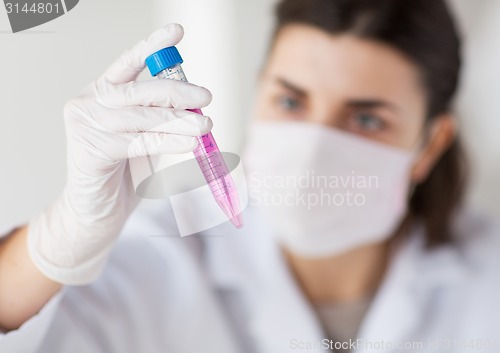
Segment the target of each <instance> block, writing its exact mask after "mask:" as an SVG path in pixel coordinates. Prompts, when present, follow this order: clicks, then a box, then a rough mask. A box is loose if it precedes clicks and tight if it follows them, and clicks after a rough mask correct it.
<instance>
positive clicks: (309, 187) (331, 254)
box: [0, 0, 500, 353]
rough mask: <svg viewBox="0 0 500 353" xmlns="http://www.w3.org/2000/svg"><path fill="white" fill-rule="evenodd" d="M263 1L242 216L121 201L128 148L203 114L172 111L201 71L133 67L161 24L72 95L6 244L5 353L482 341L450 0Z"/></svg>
mask: <svg viewBox="0 0 500 353" xmlns="http://www.w3.org/2000/svg"><path fill="white" fill-rule="evenodd" d="M277 17H278V23H277V27H276V31H275V34H274V40H273V42H272V46H271V48H270V53H269V57H268V59H267V61H266V63H265V65H264V68H263V71H262V75H261V78H260V86H259V94H258V99H257V103H256V111H255V112H256V116H257V118H256V121H255V122H254V124H253V126H252V128H251V129H250V132H249V140H248V144H247V147H246V150H245V155H244V157H243V162H244V163H245V166H246V171H247V177H248V181H249V183H248V184H249V188H250V189H249V190H250V196H251V197H252V199H251V200H252V202H251V206H250V207H248V208H247V209H246V210H245V213H244V218H245V222H246V227H245V228H244V229H243V230H242V231H236V230H233V229H232V228H231V226H230V225H228V224H223V225H221V226H220V227H218V228H216V229H215V230H212V231H211V233H210V235H214V234H218V235H221V234H222V235H227V236H224V237H211V236H203V234H201V235H200V236H193V237H188V238H183V239H182V241H180V240H179V239H175V240H174V239H168V238H167V239H165V238H162V237H152V236H150V235H152V234H168V232H169V230H170V229H172V224H173V223H175V222H174V221H173V219H167V218H166V217H165V214H167V212H168V211H169V205H168V204H166V203H161V204H159V203H148V202H147V201H143V202H142V203H141V205H140V206H139V207H138V208H137V209H135V210H134V208H135V206H136V205H137V198H136V197H135V193H134V190H133V187H132V183H131V181H130V176H129V170H128V168H129V165H128V163H127V158H132V157H140V156H145V155H156V154H164V153H183V152H189V151H192V150H193V149H194V148H195V147H196V138H195V137H194V136H198V135H201V134H204V133H206V132H207V131H209V130H210V128H211V126H212V123H211V121H210V119H209V118H207V117H200V116H198V115H195V114H193V113H191V112H188V111H185V109H189V108H199V107H203V106H206V105H207V104H208V103H209V102H210V98H211V97H210V93H209V92H208V91H207V90H206V89H204V88H201V87H198V86H194V85H191V84H187V83H183V82H175V81H169V80H163V81H148V82H135V79H136V78H137V76H138V74H139V73H140V72H141V71H142V70H143V69H144V59H145V58H146V57H147V56H148V55H150V54H152V53H153V52H155V51H156V50H158V49H160V48H162V47H166V46H172V45H175V44H177V43H178V42H179V41H180V39H181V37H182V28H181V27H180V26H178V25H169V26H167V27H165V28H163V29H160V30H158V31H157V32H155V33H153V34H152V35H151V36H150V37H149V38H148V39H146V40H145V41H142V42H140V43H138V44H137V45H136V46H134V47H133V48H132V49H130V50H129V51H127V52H126V53H124V54H123V56H122V57H121V58H120V59H119V60H118V61H117V62H116V63H114V64H113V65H112V66H111V67H110V68H109V69H108V70H107V71H106V73H105V74H104V75H103V76H102V77H101V78H99V79H98V80H97V81H96V82H95V83H94V84H92V85H91V86H89V87H88V88H87V89H86V90H85V91H84V93H83V94H82V96H81V97H79V98H77V99H75V100H73V101H71V102H70V103H69V104H68V105H67V106H66V108H65V112H64V114H65V123H66V127H67V129H66V131H67V140H68V180H67V184H66V186H65V189H64V191H63V193H62V195H61V197H60V198H59V199H58V200H57V201H56V202H54V203H53V204H52V205H51V206H50V207H49V208H48V209H47V210H45V211H44V212H42V213H41V214H40V215H37V216H35V217H33V219H32V220H31V221H30V222H29V225H25V226H21V227H18V228H16V229H14V230H12V231H11V232H10V234H7V232H5V238H4V240H3V242H2V243H1V247H0V293H1V294H0V326H1V327H3V328H4V331H5V334H4V335H3V336H1V338H0V351H1V352H66V351H72V352H89V351H93V352H94V351H95V352H137V351H144V352H160V351H162V352H163V351H169V352H176V353H180V352H194V351H200V350H203V351H205V352H286V351H294V352H295V351H304V352H311V351H324V350H336V351H350V350H357V351H361V352H365V351H387V352H392V351H403V350H404V351H406V350H408V351H430V350H436V351H444V350H450V351H454V352H461V351H471V350H472V351H479V350H489V351H493V350H495V346H494V344H495V342H494V341H491V339H493V338H494V337H495V336H494V334H495V330H496V327H498V319H497V318H498V317H499V314H500V312H499V306H498V305H497V298H498V295H499V294H500V286H499V284H498V279H497V277H496V272H497V271H498V270H499V269H500V264H499V260H498V256H497V251H496V249H495V248H496V247H497V246H498V239H497V237H496V231H495V229H494V228H493V227H491V226H489V225H488V224H487V223H486V222H485V221H483V220H481V219H479V218H476V217H472V216H470V215H469V214H468V213H466V212H463V211H462V210H461V208H459V205H460V204H459V202H460V196H461V194H462V191H463V186H464V172H465V170H464V166H463V161H462V152H461V150H460V143H459V139H458V137H457V124H456V121H455V118H454V117H453V115H452V113H451V112H450V102H451V100H452V98H453V95H454V93H455V91H456V88H457V83H458V75H459V70H460V56H459V47H460V45H459V44H460V43H459V39H458V36H457V33H456V30H455V27H454V25H453V21H452V19H451V16H450V14H449V11H448V9H447V8H446V6H445V4H444V2H443V1H441V0H433V1H428V0H406V1H400V0H383V1H377V2H374V1H372V0H355V1H354V0H314V1H313V0H308V1H305V0H283V1H282V2H281V3H280V4H279V6H278V11H277ZM138 136H141V137H142V138H143V141H144V142H145V143H144V144H136V143H134V141H136V138H137V137H138ZM304 176H305V179H304ZM347 177H350V178H351V179H345V178H347ZM304 180H307V182H306V183H304V182H303V181H304ZM346 180H347V181H346ZM353 180H355V181H354V182H353ZM339 195H340V196H339ZM276 200H277V201H276ZM174 227H175V224H174ZM147 235H149V236H147ZM118 236H119V241H116V240H117V239H118ZM98 275H99V276H98ZM81 284H85V286H64V285H81Z"/></svg>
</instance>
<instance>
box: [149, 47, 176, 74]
mask: <svg viewBox="0 0 500 353" xmlns="http://www.w3.org/2000/svg"><path fill="white" fill-rule="evenodd" d="M182 63H183V60H182V57H181V54H179V51H178V50H177V48H176V47H168V48H163V49H161V50H158V51H157V52H156V53H154V54H151V55H150V56H148V57H147V58H146V65H147V66H148V69H149V72H151V75H153V76H156V75H157V74H158V73H159V72H161V71H163V70H165V69H168V68H169V67H172V66H174V65H176V64H182Z"/></svg>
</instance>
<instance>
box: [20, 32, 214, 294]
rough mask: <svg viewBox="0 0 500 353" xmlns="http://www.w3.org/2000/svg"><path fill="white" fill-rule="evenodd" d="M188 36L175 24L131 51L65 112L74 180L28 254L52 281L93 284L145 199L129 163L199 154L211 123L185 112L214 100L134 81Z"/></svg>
mask: <svg viewBox="0 0 500 353" xmlns="http://www.w3.org/2000/svg"><path fill="white" fill-rule="evenodd" d="M182 36H183V29H182V27H181V26H180V25H176V24H171V25H168V26H166V27H164V28H161V29H159V30H157V31H156V32H154V33H153V34H151V35H150V36H149V38H147V39H146V40H143V41H141V42H139V43H138V44H137V45H135V46H134V47H132V48H131V49H129V50H128V51H126V52H125V53H124V54H123V55H122V56H121V57H120V58H119V59H118V60H117V61H116V62H115V63H114V64H113V65H111V67H109V69H108V70H107V71H106V72H105V73H104V75H103V76H102V77H100V78H99V79H98V80H97V81H95V82H94V83H92V84H91V85H90V86H89V87H87V88H86V89H85V90H84V92H83V94H82V95H81V96H80V97H78V98H76V99H73V100H71V101H70V102H68V103H67V104H66V106H65V109H64V119H65V126H66V138H67V181H66V185H65V187H64V190H63V193H62V195H61V196H60V197H59V198H58V199H57V200H56V201H55V202H54V203H53V204H52V205H50V206H49V207H48V208H47V209H46V210H44V211H43V212H42V213H41V214H39V215H38V216H36V217H34V218H33V219H31V221H30V223H29V229H28V250H29V254H30V256H31V258H32V260H33V262H34V263H35V265H36V266H37V267H38V268H39V269H40V271H42V272H43V273H44V274H45V275H46V276H47V277H49V278H51V279H53V280H55V281H57V282H60V283H63V284H71V285H76V284H85V283H88V282H90V281H92V280H93V279H94V278H95V277H96V276H97V275H98V274H99V273H100V270H101V269H102V267H103V266H104V264H105V261H106V258H107V254H108V252H109V251H110V248H111V246H112V244H113V242H114V240H115V239H116V238H117V236H118V235H119V233H120V231H121V228H122V227H123V225H124V223H125V221H126V220H127V217H128V216H129V215H130V213H131V212H132V210H133V209H134V207H135V206H136V205H137V203H138V200H139V198H138V197H137V196H136V195H135V191H134V188H133V185H132V181H131V176H130V170H129V166H128V158H133V157H140V156H147V155H157V154H168V153H186V152H190V151H193V150H194V149H195V148H196V147H197V145H198V142H197V139H196V137H194V136H199V135H203V134H206V133H207V132H209V131H210V129H211V128H212V122H211V120H210V119H209V118H208V117H204V116H201V115H198V114H195V113H192V112H189V111H186V110H185V109H193V108H201V107H204V106H206V105H208V104H209V103H210V101H211V94H210V92H209V91H208V90H207V89H205V88H202V87H199V86H195V85H193V84H190V83H186V82H181V81H175V80H149V81H137V82H136V81H134V80H135V79H136V78H137V76H138V75H139V74H140V72H141V71H142V70H143V69H144V68H145V64H144V60H145V59H146V57H147V56H149V55H151V54H152V53H154V52H156V51H157V50H160V49H162V48H164V47H168V46H173V45H176V44H177V43H178V42H179V41H180V40H181V38H182Z"/></svg>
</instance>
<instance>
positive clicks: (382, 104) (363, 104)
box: [347, 99, 398, 111]
mask: <svg viewBox="0 0 500 353" xmlns="http://www.w3.org/2000/svg"><path fill="white" fill-rule="evenodd" d="M347 106H349V107H350V108H358V109H376V108H387V109H389V110H392V111H398V107H397V106H396V105H395V104H392V103H390V102H387V101H384V100H379V99H352V100H348V101H347Z"/></svg>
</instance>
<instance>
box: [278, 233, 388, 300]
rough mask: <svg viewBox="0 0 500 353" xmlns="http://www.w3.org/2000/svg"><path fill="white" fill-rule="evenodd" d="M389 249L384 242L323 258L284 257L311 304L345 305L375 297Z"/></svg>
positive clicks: (287, 255)
mask: <svg viewBox="0 0 500 353" xmlns="http://www.w3.org/2000/svg"><path fill="white" fill-rule="evenodd" d="M388 248H389V242H384V243H380V244H374V245H369V246H364V247H360V248H357V249H354V250H351V251H349V252H347V253H344V254H341V255H336V256H332V257H324V258H306V257H302V256H298V255H297V254H293V253H291V252H289V251H287V250H285V251H284V253H285V257H286V259H287V262H288V264H289V266H290V268H291V269H292V272H293V273H294V275H295V277H296V279H297V281H298V283H299V285H300V287H301V288H302V290H303V292H304V293H305V295H306V296H307V297H308V298H309V300H310V302H311V303H313V304H317V303H325V302H327V303H346V302H351V301H356V300H361V299H363V298H366V297H368V296H371V295H373V294H374V292H375V291H376V289H377V288H378V286H379V284H380V282H381V280H382V278H383V275H384V273H385V269H386V266H387V259H388Z"/></svg>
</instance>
